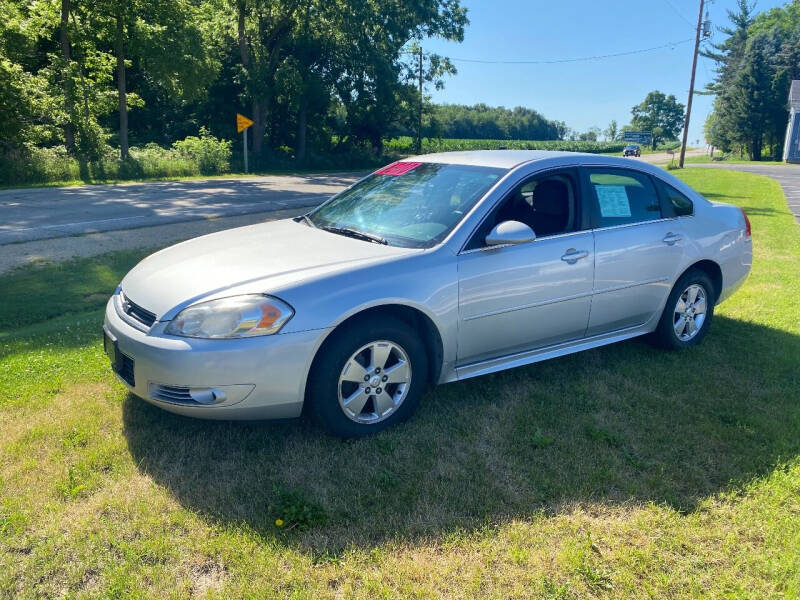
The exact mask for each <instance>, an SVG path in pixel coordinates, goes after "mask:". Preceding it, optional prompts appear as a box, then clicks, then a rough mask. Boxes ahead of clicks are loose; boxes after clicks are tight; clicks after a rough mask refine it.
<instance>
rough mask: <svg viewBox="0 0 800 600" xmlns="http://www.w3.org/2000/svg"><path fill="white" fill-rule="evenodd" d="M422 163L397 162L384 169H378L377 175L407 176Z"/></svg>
mask: <svg viewBox="0 0 800 600" xmlns="http://www.w3.org/2000/svg"><path fill="white" fill-rule="evenodd" d="M421 164H422V163H421V162H410V161H405V162H404V161H400V162H395V163H392V164H390V165H387V166H385V167H383V168H382V169H378V170H377V171H375V175H394V176H397V175H405V174H406V173H408V172H409V171H412V170H414V169H416V168H417V167H418V166H420V165H421Z"/></svg>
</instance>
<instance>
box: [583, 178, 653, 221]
mask: <svg viewBox="0 0 800 600" xmlns="http://www.w3.org/2000/svg"><path fill="white" fill-rule="evenodd" d="M588 172H589V183H590V188H591V193H592V195H593V196H594V205H595V206H594V208H595V215H596V219H597V227H613V226H615V225H627V224H629V223H641V222H644V221H653V220H655V219H660V218H661V206H660V204H659V202H658V194H656V190H655V187H653V182H652V181H650V178H649V177H648V176H647V175H645V174H643V173H637V172H635V171H629V170H626V169H588Z"/></svg>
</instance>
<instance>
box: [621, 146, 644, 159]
mask: <svg viewBox="0 0 800 600" xmlns="http://www.w3.org/2000/svg"><path fill="white" fill-rule="evenodd" d="M641 155H642V149H641V148H640V147H639V146H637V145H636V144H629V145H627V146H625V149H624V150H623V151H622V156H641Z"/></svg>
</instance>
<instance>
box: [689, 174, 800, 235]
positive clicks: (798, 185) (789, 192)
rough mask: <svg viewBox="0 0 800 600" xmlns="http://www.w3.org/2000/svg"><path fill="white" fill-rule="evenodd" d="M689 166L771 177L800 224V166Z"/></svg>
mask: <svg viewBox="0 0 800 600" xmlns="http://www.w3.org/2000/svg"><path fill="white" fill-rule="evenodd" d="M689 166H694V167H703V168H712V169H729V170H733V171H745V172H747V173H756V174H758V175H766V176H767V177H772V178H773V179H775V180H777V181H778V183H780V184H781V187H782V188H783V195H784V196H786V202H787V203H788V204H789V210H791V211H792V213H794V216H795V218H796V219H797V221H798V223H800V165H753V164H741V165H737V164H735V163H724V162H714V163H707V164H706V163H703V164H695V165H689Z"/></svg>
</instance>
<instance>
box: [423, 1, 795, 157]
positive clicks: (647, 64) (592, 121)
mask: <svg viewBox="0 0 800 600" xmlns="http://www.w3.org/2000/svg"><path fill="white" fill-rule="evenodd" d="M462 4H463V5H464V6H466V7H467V8H468V9H469V19H470V25H469V26H468V27H467V29H466V33H465V36H464V42H463V43H461V44H458V43H452V42H444V41H441V40H426V41H425V43H424V44H423V46H424V49H425V50H426V51H431V52H437V53H439V54H443V55H445V56H449V57H450V58H451V59H453V62H454V64H455V65H456V67H457V68H458V75H456V76H454V77H450V78H448V79H447V81H446V85H445V88H444V90H441V91H435V90H428V91H429V93H431V94H432V96H433V99H434V101H435V102H446V103H451V104H475V103H477V102H484V103H486V104H489V105H492V106H497V105H501V106H506V107H513V106H526V107H529V108H533V109H535V110H537V111H539V112H540V113H542V114H543V115H544V116H545V117H547V118H549V119H557V120H559V121H565V122H566V123H567V125H568V126H569V127H571V128H573V129H576V130H578V131H585V130H586V129H588V128H589V127H591V126H594V125H596V126H598V127H600V128H601V129H605V128H606V126H607V125H608V123H609V121H611V120H612V119H616V120H617V122H618V123H619V125H620V126H622V125H624V124H627V123H629V122H630V117H631V114H630V109H631V107H632V106H633V105H634V104H638V103H639V102H641V101H642V100H643V99H644V97H645V95H647V92H649V91H651V90H654V89H658V90H661V91H662V92H664V93H666V94H675V96H676V97H677V98H678V100H679V101H680V102H681V103H683V104H685V103H686V99H687V96H688V93H689V75H690V71H691V66H692V62H691V61H692V49H693V47H694V28H695V25H696V23H697V10H698V7H699V0H638V1H635V2H632V1H630V0H627V1H622V0H605V1H598V0H562V1H560V2H553V1H547V0H527V1H526V0H495V1H492V2H487V1H486V0H483V1H481V0H462ZM783 4H785V2H783V1H778V0H758V3H757V5H756V11H757V12H758V11H763V10H767V9H770V8H772V7H775V6H782V5H783ZM735 5H736V3H735V0H714V1H713V2H712V3H710V4H708V3H707V6H708V8H709V15H710V18H711V23H712V31H713V34H712V38H711V39H712V40H713V41H717V42H718V41H721V40H722V39H724V37H725V36H724V34H722V33H720V32H718V31H717V30H716V27H717V26H719V25H724V24H727V23H728V20H727V14H726V9H732V8H735ZM690 38H691V40H692V41H691V42H684V43H682V44H677V45H676V46H674V48H664V49H660V50H653V51H651V52H643V53H641V54H635V55H632V56H620V57H614V58H606V59H600V60H591V61H586V62H573V63H562V64H550V65H541V64H539V65H521V64H517V65H513V64H476V63H468V62H462V61H458V60H455V59H457V58H461V59H479V60H550V59H563V58H576V57H585V56H597V55H605V54H614V53H618V52H626V51H631V50H639V49H643V48H652V47H654V46H660V45H662V44H667V43H670V42H679V41H681V40H688V39H690ZM713 73H714V65H713V62H712V61H710V60H708V59H704V58H702V57H701V58H700V59H699V62H698V65H697V81H696V84H695V87H696V89H701V88H703V87H704V86H705V84H706V82H708V81H709V80H710V79H711V77H712V76H713ZM711 104H712V98H711V97H709V96H695V98H694V105H693V108H692V122H691V126H690V128H689V143H690V144H692V145H693V144H694V143H695V140H698V139H699V140H701V141H702V127H703V122H704V121H705V119H706V116H707V115H708V113H709V112H710V111H711Z"/></svg>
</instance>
